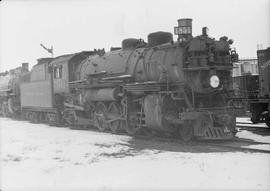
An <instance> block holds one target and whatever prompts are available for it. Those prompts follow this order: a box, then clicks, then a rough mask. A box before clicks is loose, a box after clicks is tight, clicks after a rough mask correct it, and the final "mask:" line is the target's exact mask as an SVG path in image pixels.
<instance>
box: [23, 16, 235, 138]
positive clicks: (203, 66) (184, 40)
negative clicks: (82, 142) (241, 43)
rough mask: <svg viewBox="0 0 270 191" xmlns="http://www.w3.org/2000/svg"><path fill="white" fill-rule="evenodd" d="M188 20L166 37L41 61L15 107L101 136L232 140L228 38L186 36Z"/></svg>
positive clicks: (189, 32) (232, 55) (31, 115)
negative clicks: (122, 134) (106, 133)
mask: <svg viewBox="0 0 270 191" xmlns="http://www.w3.org/2000/svg"><path fill="white" fill-rule="evenodd" d="M191 23H192V19H179V20H178V26H177V27H175V33H176V34H178V41H177V42H174V41H173V37H172V34H171V33H168V32H155V33H151V34H149V35H148V42H147V43H146V42H144V41H143V40H142V39H125V40H123V41H122V47H121V48H112V49H111V51H110V52H105V51H104V50H94V51H85V52H80V53H76V54H70V55H63V56H59V57H56V58H45V59H39V60H38V64H37V65H35V66H34V67H33V69H32V71H31V79H30V82H29V83H24V84H22V85H21V109H22V113H23V114H24V117H25V118H26V119H30V120H32V121H39V120H44V121H49V122H51V123H66V124H70V125H76V124H79V125H90V124H92V125H94V126H96V127H97V128H98V129H99V130H100V131H105V130H108V129H109V130H111V131H112V132H114V133H116V132H118V131H121V130H124V131H126V132H127V133H128V134H130V135H135V134H137V133H140V132H163V133H166V134H170V135H176V134H179V135H180V137H181V138H182V139H183V140H190V139H192V138H194V137H195V138H197V139H230V138H232V137H234V135H235V133H236V130H235V123H236V122H235V115H234V109H233V108H232V107H230V106H229V105H228V99H227V97H225V95H227V93H228V92H229V91H231V88H232V83H231V71H232V61H233V60H234V59H237V54H236V53H235V51H234V50H232V49H231V48H230V45H231V44H232V40H228V38H227V37H221V38H220V39H219V40H215V39H213V38H210V37H209V36H208V34H207V28H206V27H205V28H203V31H202V35H199V36H196V37H193V36H192V24H191Z"/></svg>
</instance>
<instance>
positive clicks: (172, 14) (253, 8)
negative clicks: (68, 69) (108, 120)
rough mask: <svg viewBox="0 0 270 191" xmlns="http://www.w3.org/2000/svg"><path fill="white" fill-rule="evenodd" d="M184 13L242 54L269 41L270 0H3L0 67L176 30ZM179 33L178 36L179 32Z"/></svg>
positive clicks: (197, 31)
mask: <svg viewBox="0 0 270 191" xmlns="http://www.w3.org/2000/svg"><path fill="white" fill-rule="evenodd" d="M180 18H192V19H193V36H195V35H200V34H201V28H202V27H204V26H207V27H208V28H209V33H210V36H211V37H214V38H216V39H219V37H221V36H228V37H229V38H231V39H233V40H234V44H233V47H235V48H236V50H237V52H238V53H239V55H240V57H256V50H257V45H258V44H260V45H261V46H263V48H266V47H269V46H270V0H39V1H37V0H3V1H1V2H0V72H3V71H6V70H9V69H12V68H16V67H18V66H20V65H21V63H23V62H29V63H30V66H33V65H35V64H36V63H37V61H36V60H37V59H38V58H41V57H50V54H49V53H48V52H46V51H45V50H44V49H43V48H42V47H41V46H40V43H43V44H44V45H45V46H47V47H51V45H53V47H54V56H60V55H63V54H69V53H75V52H80V51H84V50H93V49H94V48H105V50H106V51H108V50H109V49H110V47H112V46H113V47H117V46H121V41H122V40H123V39H125V38H143V39H144V40H145V41H146V40H147V35H148V34H149V33H151V32H155V31H168V32H172V33H173V27H174V26H177V20H178V19H180ZM174 39H175V40H176V39H177V36H174Z"/></svg>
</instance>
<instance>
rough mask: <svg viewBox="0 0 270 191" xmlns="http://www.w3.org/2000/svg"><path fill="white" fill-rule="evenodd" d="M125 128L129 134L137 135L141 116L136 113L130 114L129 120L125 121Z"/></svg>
mask: <svg viewBox="0 0 270 191" xmlns="http://www.w3.org/2000/svg"><path fill="white" fill-rule="evenodd" d="M123 128H124V129H125V131H126V132H127V134H129V135H135V134H136V133H138V131H139V129H140V127H139V118H138V117H137V116H136V114H129V117H128V120H127V121H124V122H123Z"/></svg>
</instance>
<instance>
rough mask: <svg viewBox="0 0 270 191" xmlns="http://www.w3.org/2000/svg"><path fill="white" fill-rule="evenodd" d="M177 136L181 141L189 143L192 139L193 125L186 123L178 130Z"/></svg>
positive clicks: (189, 122)
mask: <svg viewBox="0 0 270 191" xmlns="http://www.w3.org/2000/svg"><path fill="white" fill-rule="evenodd" d="M179 136H180V138H181V139H182V140H183V141H186V142H187V141H191V140H192V139H193V138H194V131H193V124H192V122H191V121H187V122H185V123H184V125H182V126H181V127H180V128H179Z"/></svg>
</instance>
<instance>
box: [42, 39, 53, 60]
mask: <svg viewBox="0 0 270 191" xmlns="http://www.w3.org/2000/svg"><path fill="white" fill-rule="evenodd" d="M40 46H41V47H42V48H44V49H45V50H46V51H47V52H48V53H50V54H51V57H52V58H53V46H52V45H51V48H47V47H46V46H44V45H43V44H42V43H40Z"/></svg>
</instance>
